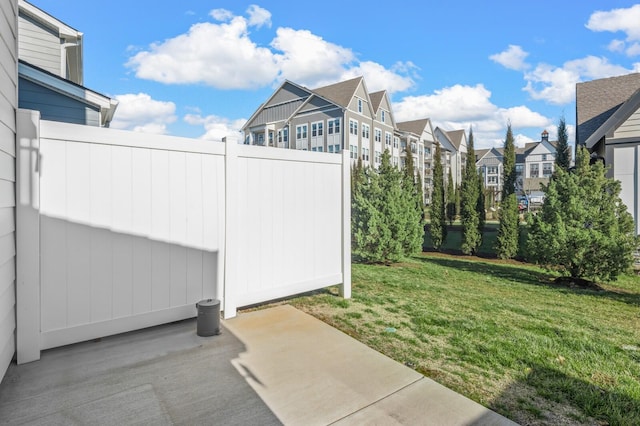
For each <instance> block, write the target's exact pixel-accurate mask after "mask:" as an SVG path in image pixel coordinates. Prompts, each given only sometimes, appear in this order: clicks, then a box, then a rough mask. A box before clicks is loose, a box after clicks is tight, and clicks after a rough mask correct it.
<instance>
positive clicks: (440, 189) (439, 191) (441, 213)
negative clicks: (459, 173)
mask: <svg viewBox="0 0 640 426" xmlns="http://www.w3.org/2000/svg"><path fill="white" fill-rule="evenodd" d="M446 221H447V218H446V215H445V205H444V172H443V170H442V150H441V148H440V144H436V154H435V159H434V166H433V192H432V195H431V225H430V227H429V229H430V231H431V241H432V243H433V248H434V249H436V250H440V248H442V245H443V244H444V242H445V240H446V238H447V222H446Z"/></svg>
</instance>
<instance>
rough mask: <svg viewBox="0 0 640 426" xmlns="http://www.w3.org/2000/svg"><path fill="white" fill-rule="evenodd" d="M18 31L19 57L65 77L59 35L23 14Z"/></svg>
mask: <svg viewBox="0 0 640 426" xmlns="http://www.w3.org/2000/svg"><path fill="white" fill-rule="evenodd" d="M18 31H19V32H20V40H19V43H18V57H19V58H20V59H22V60H24V61H26V62H29V63H30V64H32V65H35V66H37V67H40V68H42V69H45V70H47V71H49V72H51V73H53V74H55V75H58V76H61V77H63V75H62V69H61V64H62V50H61V48H60V36H59V34H57V33H56V32H54V31H53V30H52V29H50V28H47V27H45V26H44V25H42V24H41V23H39V22H36V21H35V20H33V19H32V18H31V17H29V16H27V15H25V14H22V13H20V15H19V18H18Z"/></svg>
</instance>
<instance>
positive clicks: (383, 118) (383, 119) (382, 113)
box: [380, 110, 387, 123]
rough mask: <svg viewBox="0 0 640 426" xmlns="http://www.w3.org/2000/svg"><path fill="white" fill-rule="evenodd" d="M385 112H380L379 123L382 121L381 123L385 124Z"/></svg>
mask: <svg viewBox="0 0 640 426" xmlns="http://www.w3.org/2000/svg"><path fill="white" fill-rule="evenodd" d="M385 112H386V111H385V110H382V111H380V121H382V122H383V123H386V120H387V117H386V114H385Z"/></svg>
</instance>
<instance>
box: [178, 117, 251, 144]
mask: <svg viewBox="0 0 640 426" xmlns="http://www.w3.org/2000/svg"><path fill="white" fill-rule="evenodd" d="M184 121H185V122H186V123H188V124H190V125H192V126H203V127H204V130H205V133H204V134H203V135H202V136H200V139H205V140H212V141H221V140H222V138H224V137H229V138H236V139H238V138H241V134H240V133H239V132H240V129H242V126H244V124H245V123H246V122H247V120H246V119H244V118H239V119H236V120H231V119H228V118H224V117H218V116H216V115H208V116H204V117H203V116H202V115H200V114H187V115H185V117H184Z"/></svg>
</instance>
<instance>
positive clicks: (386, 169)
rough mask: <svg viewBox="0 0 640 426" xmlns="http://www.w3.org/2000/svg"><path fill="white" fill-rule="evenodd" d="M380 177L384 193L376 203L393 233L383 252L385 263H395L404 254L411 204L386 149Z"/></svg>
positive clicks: (398, 172) (381, 163)
mask: <svg viewBox="0 0 640 426" xmlns="http://www.w3.org/2000/svg"><path fill="white" fill-rule="evenodd" d="M378 176H379V180H380V189H381V191H382V193H381V194H380V195H379V197H378V199H377V200H374V202H375V203H376V204H377V206H378V209H379V211H380V213H381V214H382V217H383V222H384V225H385V226H386V227H387V228H389V231H390V233H391V241H388V242H386V241H385V242H384V248H383V249H382V252H383V253H384V256H385V262H387V263H388V262H395V261H397V260H399V259H400V258H401V257H402V255H403V253H404V250H403V246H404V244H405V241H406V239H407V235H408V226H407V214H406V210H407V208H409V207H410V203H408V202H407V200H406V196H404V194H403V189H402V175H401V172H400V171H399V170H398V169H397V168H396V167H394V166H392V165H391V158H390V154H389V151H388V150H386V149H385V151H384V153H383V154H382V159H381V162H380V167H379V168H378Z"/></svg>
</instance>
